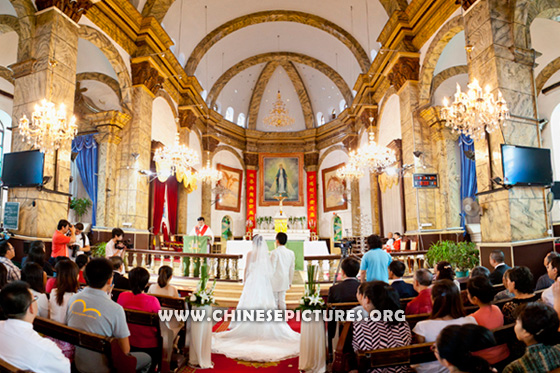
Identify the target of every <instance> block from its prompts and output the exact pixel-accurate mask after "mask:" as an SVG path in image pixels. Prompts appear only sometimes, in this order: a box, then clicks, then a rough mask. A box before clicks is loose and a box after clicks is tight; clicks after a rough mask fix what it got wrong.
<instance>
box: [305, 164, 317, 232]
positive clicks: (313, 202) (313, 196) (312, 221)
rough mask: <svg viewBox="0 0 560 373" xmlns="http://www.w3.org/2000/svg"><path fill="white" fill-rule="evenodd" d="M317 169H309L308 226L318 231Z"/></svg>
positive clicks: (312, 230)
mask: <svg viewBox="0 0 560 373" xmlns="http://www.w3.org/2000/svg"><path fill="white" fill-rule="evenodd" d="M317 220H318V219H317V171H307V226H308V228H309V230H311V232H313V233H317Z"/></svg>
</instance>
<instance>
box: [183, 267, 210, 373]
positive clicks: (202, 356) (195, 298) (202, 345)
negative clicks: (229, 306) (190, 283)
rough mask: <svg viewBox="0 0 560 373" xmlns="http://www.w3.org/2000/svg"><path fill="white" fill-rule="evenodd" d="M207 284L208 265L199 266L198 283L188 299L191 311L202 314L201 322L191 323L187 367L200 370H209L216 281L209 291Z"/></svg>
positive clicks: (190, 319)
mask: <svg viewBox="0 0 560 373" xmlns="http://www.w3.org/2000/svg"><path fill="white" fill-rule="evenodd" d="M207 283H208V264H207V263H206V262H205V263H204V264H203V265H202V266H201V275H200V282H199V283H198V285H197V287H196V292H194V293H193V294H192V295H191V297H190V298H189V303H190V304H191V305H192V308H193V311H197V312H203V313H204V317H203V318H202V321H192V317H191V318H189V322H190V323H191V327H190V338H189V365H191V366H193V367H199V368H202V369H211V368H213V367H214V364H213V363H212V318H211V315H212V304H214V288H215V287H216V280H214V284H213V285H212V286H211V287H210V289H206V285H207Z"/></svg>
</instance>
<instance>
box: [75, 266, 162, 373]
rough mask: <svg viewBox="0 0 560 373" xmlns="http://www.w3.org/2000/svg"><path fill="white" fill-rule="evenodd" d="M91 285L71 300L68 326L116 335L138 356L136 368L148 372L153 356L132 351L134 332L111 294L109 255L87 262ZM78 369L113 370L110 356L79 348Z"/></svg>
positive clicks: (86, 372) (97, 372)
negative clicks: (132, 334)
mask: <svg viewBox="0 0 560 373" xmlns="http://www.w3.org/2000/svg"><path fill="white" fill-rule="evenodd" d="M85 277H86V280H87V282H88V286H87V287H86V288H85V289H84V290H83V291H81V292H80V293H78V294H75V295H74V296H73V297H72V298H71V299H70V302H69V307H68V314H67V316H66V317H67V324H68V326H70V327H72V328H76V329H80V330H84V331H86V332H90V333H95V334H99V335H102V336H106V337H114V338H116V339H117V340H118V343H119V346H120V347H121V350H122V351H123V353H125V354H130V355H132V356H133V357H135V358H136V371H137V372H143V373H147V372H148V371H149V369H150V364H151V362H152V359H151V358H150V355H148V354H146V353H144V352H130V341H129V338H128V337H129V336H130V332H129V330H128V325H127V323H126V315H125V313H124V309H123V308H122V306H121V305H119V304H117V303H115V302H113V301H112V300H111V298H110V297H109V293H110V292H111V289H112V285H111V284H112V281H113V265H112V264H111V262H110V261H109V260H107V259H105V258H95V259H92V260H91V261H90V262H89V263H88V264H86V270H85ZM75 363H76V368H77V369H78V370H79V371H80V372H81V373H109V372H110V367H109V362H108V360H107V356H105V355H102V354H100V353H97V352H94V351H90V350H87V349H84V348H80V347H76V355H75Z"/></svg>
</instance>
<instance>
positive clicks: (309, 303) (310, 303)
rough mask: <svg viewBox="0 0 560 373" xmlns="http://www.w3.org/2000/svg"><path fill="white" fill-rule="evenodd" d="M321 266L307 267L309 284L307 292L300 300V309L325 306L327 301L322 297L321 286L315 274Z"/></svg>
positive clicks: (313, 308) (314, 308)
mask: <svg viewBox="0 0 560 373" xmlns="http://www.w3.org/2000/svg"><path fill="white" fill-rule="evenodd" d="M318 271H319V267H318V266H316V265H311V266H308V267H307V284H305V293H304V294H303V297H301V299H300V300H299V307H298V308H297V309H298V310H302V311H303V310H321V309H324V308H325V301H324V300H323V298H321V286H320V285H319V284H318V283H317V281H316V280H315V274H316V273H317V272H318Z"/></svg>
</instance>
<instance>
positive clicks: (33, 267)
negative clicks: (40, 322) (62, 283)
mask: <svg viewBox="0 0 560 373" xmlns="http://www.w3.org/2000/svg"><path fill="white" fill-rule="evenodd" d="M43 274H44V272H43V268H42V267H41V266H40V265H39V264H37V263H33V262H28V263H27V264H25V266H24V267H23V269H22V270H21V280H22V281H25V282H26V283H27V284H28V285H29V290H30V291H31V294H33V296H34V297H37V307H38V314H37V316H40V317H49V299H48V298H47V295H46V294H45V282H44V281H43Z"/></svg>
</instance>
